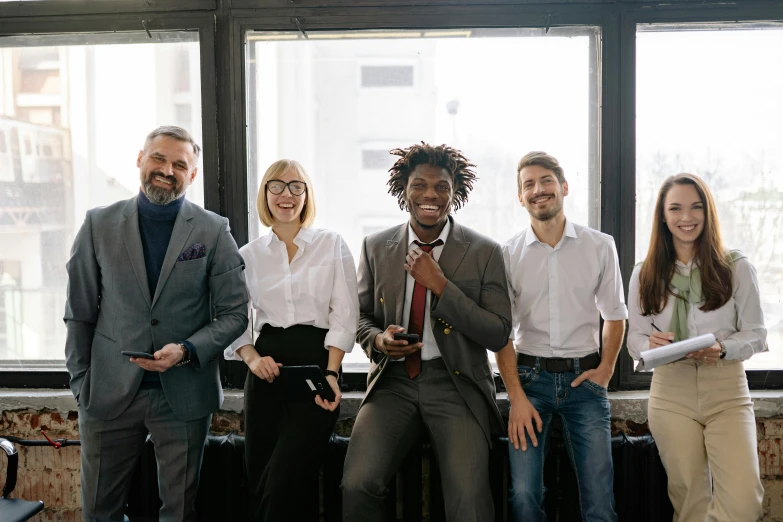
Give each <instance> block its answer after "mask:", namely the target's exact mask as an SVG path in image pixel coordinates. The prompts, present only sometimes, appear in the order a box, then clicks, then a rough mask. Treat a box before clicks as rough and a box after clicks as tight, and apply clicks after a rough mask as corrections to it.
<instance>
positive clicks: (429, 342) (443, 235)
mask: <svg viewBox="0 0 783 522" xmlns="http://www.w3.org/2000/svg"><path fill="white" fill-rule="evenodd" d="M450 230H451V221H447V222H446V226H445V227H443V230H441V232H440V235H439V236H438V238H437V239H436V240H435V241H437V240H438V239H440V240H442V241H443V244H442V245H440V246H436V247H435V248H433V249H432V258H433V259H434V260H435V261H436V262H437V261H438V260H439V259H440V254H441V252H443V247H444V246H446V240H447V239H448V237H449V231H450ZM414 241H418V242H419V243H426V241H422V240H421V239H419V236H417V235H416V232H414V231H413V227H411V226H410V224H408V252H410V251H411V250H413V249H414V248H419V245H417V244H416V243H414ZM432 242H433V243H434V241H432ZM415 283H416V280H415V279H413V276H412V275H410V274H409V273H407V272H406V276H405V301H404V303H405V304H403V307H402V324H401V325H400V326H402V327H403V328H405V330H407V329H408V322H409V320H410V315H411V301H413V285H414V284H415ZM431 301H432V292H431V291H429V290H427V297H426V302H425V304H424V327H423V328H422V341H421V342H423V343H424V346H422V348H421V360H422V361H430V360H432V359H437V358H438V357H440V356H441V355H440V350H439V349H438V343H436V342H435V336H434V335H433V334H432V323H431V322H430V306H431V304H430V303H431ZM394 360H395V361H404V360H405V357H402V358H400V359H394Z"/></svg>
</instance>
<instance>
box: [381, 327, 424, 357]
mask: <svg viewBox="0 0 783 522" xmlns="http://www.w3.org/2000/svg"><path fill="white" fill-rule="evenodd" d="M404 332H405V328H403V327H402V326H398V325H396V324H392V325H389V327H388V328H386V330H385V331H384V332H383V333H380V334H378V335H377V336H375V349H376V350H378V351H379V352H383V353H385V354H386V355H388V356H389V357H391V358H392V359H400V358H402V357H405V356H406V355H408V354H410V353H413V352H417V351H419V350H421V347H422V346H424V345H423V344H422V343H420V342H419V336H418V335H416V334H406V333H404ZM413 336H415V337H413Z"/></svg>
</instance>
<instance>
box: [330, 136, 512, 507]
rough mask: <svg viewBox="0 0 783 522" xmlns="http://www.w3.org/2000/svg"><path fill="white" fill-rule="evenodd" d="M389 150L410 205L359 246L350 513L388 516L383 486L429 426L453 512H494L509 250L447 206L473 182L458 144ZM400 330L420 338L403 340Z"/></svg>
mask: <svg viewBox="0 0 783 522" xmlns="http://www.w3.org/2000/svg"><path fill="white" fill-rule="evenodd" d="M391 153H392V154H394V155H396V156H399V157H400V158H399V159H398V160H397V162H396V163H395V164H394V166H393V167H392V168H391V169H390V171H389V172H390V177H389V181H388V185H389V193H390V194H391V195H393V196H395V197H396V198H397V201H398V202H399V205H400V208H401V209H402V210H406V211H407V212H408V213H409V214H410V215H409V219H408V221H407V222H406V223H405V224H403V225H401V226H395V227H393V228H390V229H388V230H384V231H383V232H379V233H377V234H373V235H371V236H368V237H366V238H365V239H364V244H363V245H362V253H361V259H360V261H359V276H358V279H359V308H360V319H359V330H358V333H357V336H356V339H357V342H359V343H360V344H361V345H362V347H363V348H364V351H365V352H366V353H367V356H368V357H369V358H370V360H371V364H370V374H369V377H368V379H367V395H366V398H365V400H364V403H363V404H362V406H361V409H360V410H359V414H358V416H357V418H356V423H355V424H354V427H353V432H352V434H351V443H350V445H349V447H348V455H347V457H346V459H345V470H344V474H343V486H342V487H343V520H344V521H346V522H353V521H357V522H358V521H361V522H364V521H367V520H373V521H382V520H384V512H385V508H384V497H385V496H386V493H387V488H386V486H387V484H388V483H389V481H390V480H391V479H392V477H394V475H395V473H396V472H397V469H398V468H399V466H400V463H401V462H402V459H403V458H404V457H405V455H406V454H407V453H408V451H409V450H410V448H411V447H412V446H413V445H414V444H418V443H419V441H420V437H421V435H422V434H423V433H424V432H426V433H427V434H428V435H429V438H430V441H431V442H432V445H433V448H434V450H435V455H436V458H437V461H438V467H439V470H440V475H441V480H442V484H443V496H444V503H445V507H446V517H447V519H448V520H449V521H466V522H467V521H471V522H477V521H478V522H483V521H491V520H494V507H493V504H492V495H491V493H490V489H489V469H488V465H489V464H488V456H489V446H490V440H491V439H490V434H491V433H500V432H502V431H503V430H504V427H503V422H502V420H501V417H500V413H499V412H498V409H497V406H496V404H495V386H494V383H493V379H492V370H491V367H490V364H489V360H488V358H487V349H490V350H493V351H497V350H500V349H502V348H503V347H504V346H505V345H506V343H507V342H508V338H509V334H510V333H511V305H510V301H509V295H508V289H507V286H506V277H505V269H504V266H503V255H502V250H501V248H500V246H499V245H498V244H497V243H495V242H494V241H492V240H491V239H489V238H487V237H485V236H482V235H480V234H478V233H477V232H474V231H473V230H471V229H469V228H467V227H464V226H461V225H460V224H458V223H457V222H456V221H455V220H454V218H453V217H452V216H451V213H452V211H455V210H457V209H459V208H461V207H462V206H463V205H464V204H465V203H467V201H468V194H469V193H470V191H471V190H472V188H473V183H474V182H475V180H476V175H475V173H474V172H473V170H471V169H472V167H474V165H473V164H472V163H470V161H468V159H467V158H465V156H464V155H463V154H462V153H461V152H460V151H458V150H456V149H453V148H451V147H448V146H446V145H440V146H431V145H428V144H426V143H423V142H422V144H421V145H413V146H411V147H409V148H407V149H395V150H393V151H391ZM402 333H406V334H407V336H413V337H408V339H409V340H402V339H395V334H402ZM398 337H399V336H398Z"/></svg>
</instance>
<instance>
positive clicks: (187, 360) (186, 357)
mask: <svg viewBox="0 0 783 522" xmlns="http://www.w3.org/2000/svg"><path fill="white" fill-rule="evenodd" d="M177 344H178V345H179V347H180V348H182V360H181V361H180V362H178V363H177V364H175V365H174V366H185V365H186V364H188V363H190V350H188V347H187V346H185V345H184V344H183V343H177Z"/></svg>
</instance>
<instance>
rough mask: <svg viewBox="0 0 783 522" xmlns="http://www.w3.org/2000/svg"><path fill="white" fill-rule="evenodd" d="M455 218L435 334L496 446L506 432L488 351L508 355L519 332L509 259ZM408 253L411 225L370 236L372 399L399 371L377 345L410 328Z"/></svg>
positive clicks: (366, 278)
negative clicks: (384, 379) (406, 317)
mask: <svg viewBox="0 0 783 522" xmlns="http://www.w3.org/2000/svg"><path fill="white" fill-rule="evenodd" d="M449 219H451V220H452V223H451V231H450V233H449V237H448V240H447V241H446V244H445V245H444V247H443V251H442V252H441V254H440V259H439V262H438V264H439V265H440V267H441V270H443V273H444V275H445V276H446V278H447V279H448V280H449V282H448V283H447V284H446V289H445V290H444V291H443V295H442V296H441V297H440V298H437V297H436V296H435V295H433V296H432V299H431V306H432V308H431V309H430V319H431V321H432V330H433V335H434V336H435V341H436V342H437V343H438V349H439V350H440V353H441V355H442V356H443V362H444V363H445V364H446V368H448V370H449V373H450V374H451V377H452V379H453V381H454V384H455V386H456V387H457V390H459V392H460V394H461V395H462V396H463V398H464V399H465V401H466V402H467V404H468V407H469V408H470V409H471V411H472V412H473V414H474V416H475V417H476V419H478V420H479V423H480V424H481V427H482V429H483V430H484V433H485V434H486V436H487V439H488V440H490V433H491V432H494V433H503V432H504V430H505V427H504V425H503V420H502V418H501V416H500V412H499V411H498V408H497V404H496V402H495V384H494V381H493V378H492V367H491V366H490V364H489V359H488V358H487V349H489V350H492V351H498V350H500V349H502V348H503V347H504V346H505V345H506V344H507V343H508V339H509V334H510V333H511V303H510V300H509V296H508V286H507V283H506V271H505V267H504V264H503V252H502V250H501V247H500V245H498V244H497V243H496V242H494V241H492V240H491V239H489V238H487V237H485V236H482V235H481V234H478V233H477V232H474V231H473V230H471V229H469V228H467V227H463V226H460V225H459V224H458V223H456V222H454V220H453V218H451V217H449ZM407 252H408V224H407V223H405V224H404V225H402V226H398V227H394V228H390V229H388V230H384V231H382V232H378V233H377V234H373V235H371V236H368V237H366V238H365V239H364V244H363V245H362V253H361V259H360V261H359V270H358V274H359V275H358V279H359V281H358V282H359V310H360V318H359V330H358V332H357V334H356V339H357V342H358V343H360V344H361V345H362V347H363V348H364V351H365V352H366V353H367V355H368V357H369V358H370V361H371V363H370V373H369V376H368V378H367V394H366V396H367V397H369V396H370V393H371V392H372V388H373V385H374V384H375V383H376V382H378V379H380V378H381V376H382V375H383V371H384V369H385V368H386V367H387V366H388V365H389V364H394V363H390V361H389V357H388V356H387V355H385V354H383V353H381V352H378V351H377V350H375V349H374V347H373V343H374V340H375V337H376V335H378V334H379V333H382V332H383V331H384V330H385V329H386V327H388V326H389V325H390V324H398V325H401V324H402V309H403V304H404V300H405V278H406V276H407V272H406V271H405V269H404V268H403V265H404V264H405V256H406V255H407ZM487 413H488V414H487Z"/></svg>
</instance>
